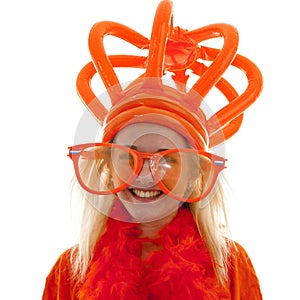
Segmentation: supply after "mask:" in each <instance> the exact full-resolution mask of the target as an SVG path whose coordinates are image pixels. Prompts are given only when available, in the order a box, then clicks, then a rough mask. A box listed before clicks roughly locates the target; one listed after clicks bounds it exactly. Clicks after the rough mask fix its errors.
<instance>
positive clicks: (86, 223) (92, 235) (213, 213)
mask: <svg viewBox="0 0 300 300" xmlns="http://www.w3.org/2000/svg"><path fill="white" fill-rule="evenodd" d="M223 182H224V180H222V183H223ZM222 183H221V182H218V183H217V185H216V187H215V188H214V192H213V195H212V197H211V198H210V199H209V201H207V202H206V203H204V204H203V203H201V202H195V203H190V204H189V208H190V211H191V213H192V215H193V217H194V220H195V222H196V224H197V227H198V230H199V233H200V234H201V236H202V238H203V241H204V243H205V245H206V247H207V249H208V251H209V253H210V255H211V258H212V261H213V265H214V270H215V273H216V276H217V278H218V279H219V281H220V283H222V284H224V283H225V282H226V281H227V277H228V257H229V251H228V249H229V239H227V237H226V235H225V234H224V228H228V222H227V216H226V209H225V199H224V191H223V185H222ZM88 197H93V195H89V194H87V193H83V192H82V191H81V190H80V188H79V185H78V183H77V181H76V179H73V181H72V184H71V200H72V203H73V205H72V208H73V210H74V211H76V212H77V213H78V211H80V212H79V215H77V219H79V224H77V226H78V232H79V236H78V240H79V242H78V244H77V245H76V246H74V247H73V251H72V254H73V255H72V256H71V260H72V261H71V263H72V266H73V274H74V276H76V277H77V278H78V279H79V280H81V279H83V278H84V275H85V273H86V271H87V268H88V265H89V263H90V261H91V258H92V256H93V251H94V247H95V245H96V242H97V240H98V239H99V238H101V235H102V234H103V233H104V232H105V230H106V221H107V218H108V217H107V216H106V215H105V214H103V213H101V212H99V210H97V209H96V208H95V207H94V206H93V205H92V204H91V199H90V198H89V199H87V198H88ZM96 197H99V196H96ZM98 200H99V199H98ZM103 202H105V201H103ZM78 204H80V207H78ZM78 209H79V210H78Z"/></svg>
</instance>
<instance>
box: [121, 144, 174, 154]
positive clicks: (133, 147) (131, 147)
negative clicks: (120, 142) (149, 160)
mask: <svg viewBox="0 0 300 300" xmlns="http://www.w3.org/2000/svg"><path fill="white" fill-rule="evenodd" d="M124 146H125V147H127V148H130V149H133V150H136V151H139V150H138V148H137V147H136V146H134V145H124ZM166 150H170V148H159V149H158V150H157V151H155V152H154V153H158V152H162V151H166Z"/></svg>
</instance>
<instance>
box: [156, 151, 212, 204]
mask: <svg viewBox="0 0 300 300" xmlns="http://www.w3.org/2000/svg"><path fill="white" fill-rule="evenodd" d="M158 174H159V176H160V180H161V183H162V185H163V186H164V188H165V189H166V190H167V191H168V192H170V193H172V194H173V195H175V196H176V197H178V198H182V199H183V200H184V199H186V201H189V200H190V199H194V198H200V197H201V195H203V194H205V193H206V192H207V191H208V190H209V189H210V188H211V186H212V184H213V179H214V168H213V163H212V161H211V159H210V158H208V157H207V156H205V155H202V154H199V153H197V152H189V151H176V152H171V153H167V154H166V155H164V156H162V158H161V159H160V162H159V165H158Z"/></svg>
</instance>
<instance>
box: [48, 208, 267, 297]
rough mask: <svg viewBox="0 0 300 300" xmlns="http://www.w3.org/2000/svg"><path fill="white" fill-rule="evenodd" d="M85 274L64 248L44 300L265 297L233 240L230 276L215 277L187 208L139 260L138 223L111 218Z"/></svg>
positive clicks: (239, 247)
mask: <svg viewBox="0 0 300 300" xmlns="http://www.w3.org/2000/svg"><path fill="white" fill-rule="evenodd" d="M107 228H108V229H107V231H106V232H105V234H104V235H103V236H102V237H101V239H100V240H99V241H98V243H97V245H96V247H95V250H94V256H93V259H92V261H91V264H90V267H89V268H88V271H87V273H86V278H84V280H83V282H81V283H79V282H78V281H77V280H76V278H74V277H73V276H72V265H71V262H70V257H71V250H67V251H66V252H64V253H63V254H62V255H61V256H60V257H59V259H58V260H57V262H56V264H55V265H54V267H53V268H52V270H51V272H50V274H49V275H48V277H47V280H46V286H45V290H44V294H43V300H53V299H56V300H81V299H91V300H93V299H105V300H108V299H118V300H119V299H126V300H127V299H130V300H149V299H156V300H160V299H168V300H173V299H174V300H175V299H176V300H178V299H179V300H180V299H185V300H188V299H191V300H195V299H205V300H210V299H212V300H213V299H214V300H216V299H218V300H220V299H223V300H225V299H226V300H229V299H232V300H249V299H251V300H261V299H262V295H261V292H260V287H259V282H258V279H257V277H256V274H255V270H254V268H253V265H252V263H251V261H250V258H249V257H248V255H247V253H246V251H245V250H244V249H243V248H242V247H241V246H240V245H239V244H236V243H235V244H233V243H232V244H231V246H230V257H229V263H228V264H229V270H228V274H229V279H228V282H227V283H226V284H225V285H224V286H221V285H220V284H218V283H217V281H216V276H215V273H214V270H213V267H212V266H213V265H212V262H211V260H210V256H209V254H208V252H207V249H206V247H205V246H204V244H203V242H202V239H201V237H200V235H199V232H198V229H197V226H196V224H195V222H194V220H193V217H192V215H191V213H190V212H189V210H187V209H182V210H180V211H179V213H178V214H177V216H176V217H175V219H174V220H173V221H172V222H171V223H170V224H168V225H167V226H166V227H165V228H164V229H163V230H162V231H161V232H160V238H158V240H151V242H152V243H157V244H159V250H158V251H154V252H152V253H151V254H150V255H148V257H147V258H146V259H145V260H143V261H142V260H141V259H140V254H141V252H140V250H141V248H140V247H141V245H142V243H144V242H149V241H150V240H147V239H145V238H144V239H142V238H138V237H137V236H138V234H139V231H138V230H137V229H136V227H135V224H132V223H123V222H119V221H116V220H114V219H108V224H107Z"/></svg>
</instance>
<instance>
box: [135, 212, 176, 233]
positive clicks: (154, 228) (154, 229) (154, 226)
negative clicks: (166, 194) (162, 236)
mask: <svg viewBox="0 0 300 300" xmlns="http://www.w3.org/2000/svg"><path fill="white" fill-rule="evenodd" d="M176 215H177V211H175V212H173V213H172V214H170V215H168V216H167V217H165V218H163V219H160V220H156V221H152V222H147V223H140V224H139V229H140V230H141V231H142V233H141V234H140V237H148V238H150V239H151V238H157V237H158V235H159V232H160V231H161V230H162V229H163V228H164V227H165V226H166V225H168V224H169V223H170V222H171V221H172V220H173V219H174V217H175V216H176Z"/></svg>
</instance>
